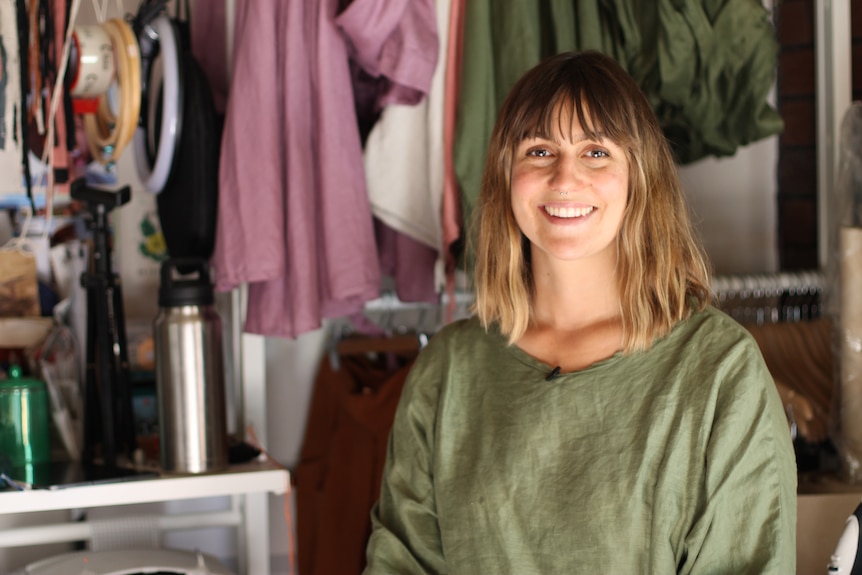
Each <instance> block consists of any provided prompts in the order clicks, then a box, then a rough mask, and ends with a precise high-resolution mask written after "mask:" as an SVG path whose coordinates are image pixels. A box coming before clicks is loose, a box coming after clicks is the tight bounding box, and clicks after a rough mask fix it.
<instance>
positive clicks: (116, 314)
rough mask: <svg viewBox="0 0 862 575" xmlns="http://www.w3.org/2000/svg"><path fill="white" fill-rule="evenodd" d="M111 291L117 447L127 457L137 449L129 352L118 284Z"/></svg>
mask: <svg viewBox="0 0 862 575" xmlns="http://www.w3.org/2000/svg"><path fill="white" fill-rule="evenodd" d="M111 291H112V295H113V297H112V305H113V310H112V311H113V314H112V315H113V318H114V323H113V325H114V328H115V330H116V331H115V334H116V340H115V342H116V344H117V348H118V349H117V350H116V351H117V357H116V360H117V362H116V364H115V365H116V368H117V371H116V378H115V380H114V381H115V383H116V401H117V404H116V411H115V413H116V415H117V429H116V437H117V445H118V446H120V448H121V449H122V450H123V451H124V452H125V453H126V454H127V455H129V456H131V455H132V454H133V453H134V451H135V448H136V447H137V441H136V439H135V420H134V410H133V409H132V389H131V384H132V382H131V378H130V376H129V350H128V347H127V346H126V317H125V313H124V311H123V293H122V289H121V286H120V284H119V283H115V284H114V286H113V289H112V290H111Z"/></svg>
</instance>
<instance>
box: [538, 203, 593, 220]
mask: <svg viewBox="0 0 862 575" xmlns="http://www.w3.org/2000/svg"><path fill="white" fill-rule="evenodd" d="M594 209H596V208H595V207H593V206H589V207H584V208H574V207H565V208H558V207H554V206H545V211H546V212H548V214H550V215H552V216H554V217H555V218H581V217H583V216H585V215H587V214H589V213H590V212H592V211H593V210H594Z"/></svg>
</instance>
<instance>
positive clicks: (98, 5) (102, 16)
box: [93, 0, 108, 24]
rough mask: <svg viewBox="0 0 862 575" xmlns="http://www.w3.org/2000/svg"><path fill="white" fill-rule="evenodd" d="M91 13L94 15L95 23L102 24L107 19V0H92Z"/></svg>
mask: <svg viewBox="0 0 862 575" xmlns="http://www.w3.org/2000/svg"><path fill="white" fill-rule="evenodd" d="M93 11H94V12H95V13H96V22H98V23H99V24H104V23H105V20H107V19H108V0H101V1H100V0H93Z"/></svg>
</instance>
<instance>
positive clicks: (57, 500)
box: [0, 467, 289, 513]
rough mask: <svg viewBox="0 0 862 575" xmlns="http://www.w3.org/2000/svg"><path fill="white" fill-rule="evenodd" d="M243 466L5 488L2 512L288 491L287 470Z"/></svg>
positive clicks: (0, 503) (1, 499) (0, 498)
mask: <svg viewBox="0 0 862 575" xmlns="http://www.w3.org/2000/svg"><path fill="white" fill-rule="evenodd" d="M242 469H243V470H242V471H228V472H226V473H219V474H207V475H195V476H192V475H189V476H163V477H158V478H155V479H145V480H137V481H123V482H120V483H106V484H102V485H85V486H81V487H70V488H67V489H53V490H49V489H34V490H31V491H4V492H2V493H0V510H2V512H3V513H27V512H31V511H48V510H52V509H78V508H85V507H105V506H110V505H126V504H132V503H149V502H153V501H172V500H177V499H194V498H200V497H215V496H219V495H239V494H250V493H265V492H271V493H275V494H283V493H285V491H286V489H287V481H288V477H289V474H288V473H287V471H285V470H283V469H278V468H265V467H259V468H253V467H250V468H246V467H243V468H242Z"/></svg>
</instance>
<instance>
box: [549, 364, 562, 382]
mask: <svg viewBox="0 0 862 575" xmlns="http://www.w3.org/2000/svg"><path fill="white" fill-rule="evenodd" d="M560 370H562V368H561V367H560V366H559V365H558V366H557V367H555V368H554V369H552V370H551V373H549V374H548V375H547V376H546V377H545V381H551V380H552V379H554V378H555V377H557V376H558V375H560Z"/></svg>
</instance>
